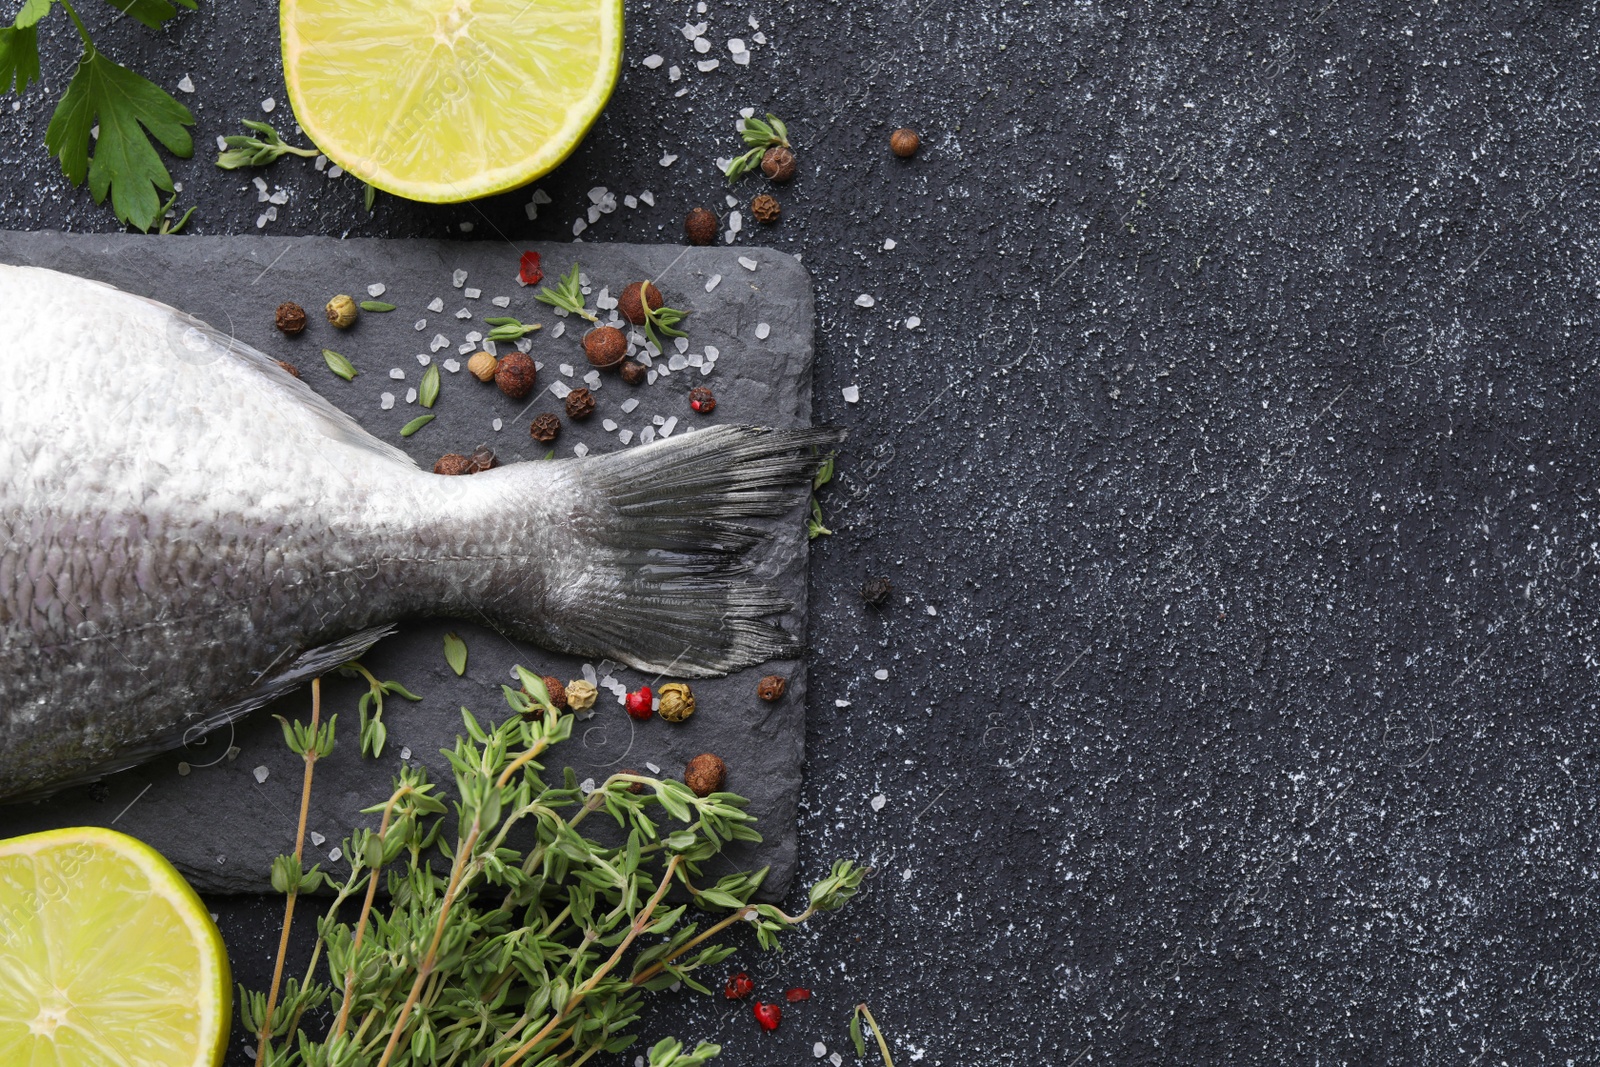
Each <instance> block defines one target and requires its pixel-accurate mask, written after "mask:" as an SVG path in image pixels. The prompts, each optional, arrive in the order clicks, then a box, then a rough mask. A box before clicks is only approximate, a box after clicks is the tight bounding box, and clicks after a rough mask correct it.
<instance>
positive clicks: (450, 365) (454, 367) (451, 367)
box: [444, 359, 461, 374]
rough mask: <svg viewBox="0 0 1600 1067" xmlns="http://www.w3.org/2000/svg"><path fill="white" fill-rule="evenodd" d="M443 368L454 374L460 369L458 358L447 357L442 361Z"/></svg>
mask: <svg viewBox="0 0 1600 1067" xmlns="http://www.w3.org/2000/svg"><path fill="white" fill-rule="evenodd" d="M444 369H445V370H447V371H449V372H450V373H451V374H455V373H456V372H458V371H459V370H461V361H460V360H458V359H447V360H445V361H444Z"/></svg>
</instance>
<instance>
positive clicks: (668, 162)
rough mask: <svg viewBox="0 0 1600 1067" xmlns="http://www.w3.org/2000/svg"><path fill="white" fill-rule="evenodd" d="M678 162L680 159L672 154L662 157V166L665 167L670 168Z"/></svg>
mask: <svg viewBox="0 0 1600 1067" xmlns="http://www.w3.org/2000/svg"><path fill="white" fill-rule="evenodd" d="M677 161H678V157H677V156H675V155H673V154H672V153H670V152H669V153H667V154H666V155H664V156H662V157H661V165H662V166H663V167H670V166H672V165H673V164H674V163H676V162H677Z"/></svg>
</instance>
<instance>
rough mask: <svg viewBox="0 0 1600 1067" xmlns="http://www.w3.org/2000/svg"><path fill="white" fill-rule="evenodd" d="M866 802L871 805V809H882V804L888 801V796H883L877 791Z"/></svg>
mask: <svg viewBox="0 0 1600 1067" xmlns="http://www.w3.org/2000/svg"><path fill="white" fill-rule="evenodd" d="M867 803H869V804H871V805H872V810H873V811H882V810H883V806H884V805H885V804H887V803H889V798H888V797H886V796H884V795H883V794H882V793H879V794H878V795H877V796H875V797H873V798H872V799H871V800H870V801H868V802H867Z"/></svg>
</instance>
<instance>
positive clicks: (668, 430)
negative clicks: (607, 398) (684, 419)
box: [661, 415, 678, 437]
mask: <svg viewBox="0 0 1600 1067" xmlns="http://www.w3.org/2000/svg"><path fill="white" fill-rule="evenodd" d="M677 428H678V416H676V415H674V416H672V417H671V418H670V419H668V420H667V421H666V423H665V424H664V425H663V426H662V427H661V436H662V437H671V436H672V431H673V430H676V429H677Z"/></svg>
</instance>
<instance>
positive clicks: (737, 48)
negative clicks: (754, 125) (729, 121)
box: [728, 37, 750, 118]
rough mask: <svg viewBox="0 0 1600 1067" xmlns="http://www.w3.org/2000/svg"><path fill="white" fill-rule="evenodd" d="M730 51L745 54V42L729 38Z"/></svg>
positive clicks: (747, 116)
mask: <svg viewBox="0 0 1600 1067" xmlns="http://www.w3.org/2000/svg"><path fill="white" fill-rule="evenodd" d="M728 51H730V52H743V51H746V49H745V46H744V42H743V41H741V40H739V38H737V37H730V38H728ZM749 117H750V116H749V115H746V116H745V118H749Z"/></svg>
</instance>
